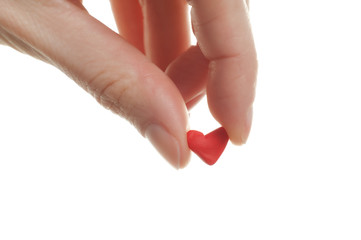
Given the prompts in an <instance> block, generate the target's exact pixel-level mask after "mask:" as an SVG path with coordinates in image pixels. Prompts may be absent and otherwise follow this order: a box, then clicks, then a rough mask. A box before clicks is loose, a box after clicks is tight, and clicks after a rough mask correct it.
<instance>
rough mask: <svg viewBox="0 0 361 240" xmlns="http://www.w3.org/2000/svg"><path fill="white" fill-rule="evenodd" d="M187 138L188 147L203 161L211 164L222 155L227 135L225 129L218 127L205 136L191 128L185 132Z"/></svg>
mask: <svg viewBox="0 0 361 240" xmlns="http://www.w3.org/2000/svg"><path fill="white" fill-rule="evenodd" d="M187 139H188V146H189V148H190V149H191V150H192V151H193V152H194V153H195V154H197V155H198V156H199V157H200V158H201V159H202V160H203V161H204V162H205V163H207V164H208V165H213V164H215V163H216V162H217V160H218V158H219V157H220V156H221V155H222V153H223V151H224V149H225V148H226V146H227V143H228V140H229V137H228V134H227V132H226V130H225V129H224V128H223V127H220V128H218V129H216V130H214V131H213V132H210V133H208V134H207V135H205V136H204V135H203V133H201V132H198V131H195V130H191V131H189V132H188V133H187Z"/></svg>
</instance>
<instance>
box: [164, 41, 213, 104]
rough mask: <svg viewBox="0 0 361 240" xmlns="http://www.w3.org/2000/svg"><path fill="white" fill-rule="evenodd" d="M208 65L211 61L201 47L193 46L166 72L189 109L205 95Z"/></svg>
mask: <svg viewBox="0 0 361 240" xmlns="http://www.w3.org/2000/svg"><path fill="white" fill-rule="evenodd" d="M208 65H209V61H208V60H207V59H206V58H205V57H204V56H203V53H202V52H201V50H200V49H199V46H193V47H190V48H189V49H188V50H187V51H186V52H185V53H184V54H182V55H181V56H180V57H178V58H177V59H176V60H175V61H174V62H172V63H171V64H170V65H169V66H168V68H167V70H166V74H167V75H168V76H169V77H170V78H171V79H172V80H173V82H174V83H175V85H176V86H177V88H178V90H179V92H180V93H181V94H182V96H183V100H184V102H186V105H187V107H188V109H191V108H192V107H193V106H194V105H195V104H196V103H197V102H198V101H199V100H201V98H202V97H203V96H204V95H205V88H206V84H207V80H208Z"/></svg>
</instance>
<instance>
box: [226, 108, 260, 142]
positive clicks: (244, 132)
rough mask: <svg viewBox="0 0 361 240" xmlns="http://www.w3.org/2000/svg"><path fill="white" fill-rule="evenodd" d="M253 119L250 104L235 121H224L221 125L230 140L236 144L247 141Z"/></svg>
mask: <svg viewBox="0 0 361 240" xmlns="http://www.w3.org/2000/svg"><path fill="white" fill-rule="evenodd" d="M252 119H253V107H252V106H251V107H250V108H249V109H248V110H247V111H246V112H245V113H244V114H242V116H241V118H240V119H239V120H238V121H237V122H225V123H223V124H222V125H223V127H224V128H225V129H226V131H227V134H228V136H229V139H230V141H231V142H232V143H233V144H234V145H237V146H240V145H243V144H246V143H247V140H248V137H249V134H250V131H251V128H252Z"/></svg>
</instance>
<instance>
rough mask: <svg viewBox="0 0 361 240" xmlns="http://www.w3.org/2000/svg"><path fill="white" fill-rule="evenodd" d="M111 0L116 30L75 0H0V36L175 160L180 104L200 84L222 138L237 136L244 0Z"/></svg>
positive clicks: (245, 52)
mask: <svg viewBox="0 0 361 240" xmlns="http://www.w3.org/2000/svg"><path fill="white" fill-rule="evenodd" d="M110 2H111V4H112V9H113V13H114V17H115V20H116V23H117V26H118V28H119V34H117V33H115V32H113V31H112V30H110V29H109V28H108V27H106V26H104V25H103V24H102V23H100V22H99V21H97V20H96V19H95V18H93V17H92V16H91V15H89V14H88V12H87V11H86V9H85V8H84V7H83V5H82V3H81V1H79V0H16V1H14V0H1V1H0V43H1V44H5V45H8V46H11V47H13V48H15V49H17V50H19V51H21V52H24V53H26V54H29V55H31V56H34V57H36V58H39V59H41V60H43V61H45V62H47V63H50V64H52V65H54V66H56V67H58V68H59V69H61V70H62V71H63V72H64V73H66V74H67V75H68V76H69V77H70V78H72V79H73V80H74V81H76V82H77V83H78V84H79V85H80V86H81V87H83V88H84V89H85V90H86V91H88V92H89V93H90V94H92V95H93V96H94V97H95V98H96V99H97V101H98V102H99V103H100V104H102V105H103V106H104V107H106V108H109V109H110V110H112V111H113V112H115V113H116V114H119V115H120V116H122V117H124V118H126V119H127V120H129V121H130V122H131V123H132V124H133V125H134V126H135V127H136V128H137V129H138V130H139V132H140V133H141V134H142V135H143V136H145V137H147V138H148V139H149V140H150V142H151V143H152V144H153V145H154V147H155V148H156V149H157V150H158V151H159V152H160V154H161V155H162V156H163V157H164V158H165V159H166V160H168V162H169V163H170V164H171V165H173V166H174V167H176V168H184V167H185V166H186V165H187V163H188V161H189V159H190V150H189V148H188V145H187V138H186V132H187V131H188V130H189V119H188V109H189V108H191V107H192V106H194V104H196V103H197V102H198V101H199V100H200V99H201V98H202V97H203V96H204V95H205V94H206V95H207V99H208V105H209V109H210V112H211V113H212V115H213V116H214V118H215V119H216V120H217V121H218V122H219V123H220V124H221V125H222V126H223V127H224V128H225V129H226V131H227V133H228V135H229V137H230V139H231V141H232V142H233V143H234V144H237V145H240V144H243V143H245V142H246V140H247V138H248V135H249V132H250V128H251V122H252V104H253V101H254V96H255V83H256V75H257V57H256V51H255V46H254V41H253V37H252V32H251V27H250V24H249V19H248V1H244V0H222V1H220V0H189V1H186V0H139V1H137V0H111V1H110ZM188 4H189V5H191V6H192V11H191V17H192V27H193V30H194V33H195V36H196V38H197V42H198V44H197V46H191V45H190V32H191V27H190V26H189V23H188V18H187V14H188ZM34 77H35V76H34ZM44 91H46V90H44Z"/></svg>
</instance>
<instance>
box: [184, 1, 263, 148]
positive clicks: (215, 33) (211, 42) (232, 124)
mask: <svg viewBox="0 0 361 240" xmlns="http://www.w3.org/2000/svg"><path fill="white" fill-rule="evenodd" d="M188 3H189V4H190V5H191V6H192V11H191V15H192V24H193V29H194V33H195V35H196V37H197V40H198V44H199V46H200V48H201V50H202V52H203V54H204V56H205V57H206V58H207V59H208V60H209V61H210V66H209V67H210V76H209V77H210V79H209V82H208V86H207V95H208V104H209V108H210V110H211V112H212V114H213V116H214V117H215V119H216V120H217V121H218V122H220V123H221V124H222V126H224V127H225V128H226V130H227V133H228V135H229V136H230V139H231V140H232V142H234V143H236V144H242V143H245V142H246V140H247V138H248V134H249V131H250V128H251V122H252V103H253V100H254V96H255V82H256V75H257V57H256V50H255V46H254V41H253V36H252V31H251V26H250V22H249V17H248V7H247V3H246V2H245V1H244V0H223V1H219V0H189V1H188Z"/></svg>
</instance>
